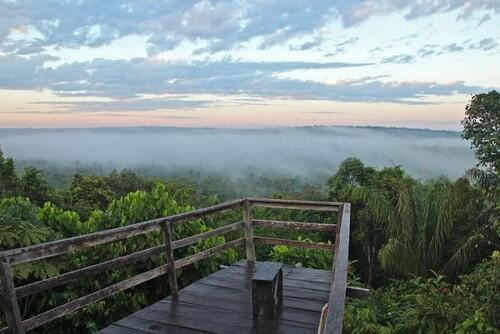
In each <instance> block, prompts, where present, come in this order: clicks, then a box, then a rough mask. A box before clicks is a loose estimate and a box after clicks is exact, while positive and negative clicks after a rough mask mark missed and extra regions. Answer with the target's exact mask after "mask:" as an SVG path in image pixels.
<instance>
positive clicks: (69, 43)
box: [0, 0, 500, 129]
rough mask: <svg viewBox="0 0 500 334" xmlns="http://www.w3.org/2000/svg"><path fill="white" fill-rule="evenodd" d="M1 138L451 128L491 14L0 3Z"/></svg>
mask: <svg viewBox="0 0 500 334" xmlns="http://www.w3.org/2000/svg"><path fill="white" fill-rule="evenodd" d="M0 18H1V19H0V127H26V126H31V127H65V126H70V127H71V126H122V125H124V126H130V125H168V126H219V127H262V126H298V125H312V124H320V125H321V124H324V125H330V124H334V125H346V124H349V125H356V124H359V125H385V126H405V127H427V128H439V129H459V128H460V120H461V118H463V112H464V107H465V103H466V102H467V100H468V99H469V98H470V95H471V94H473V93H479V92H486V91H488V90H491V89H498V88H499V86H500V71H499V70H500V45H499V43H500V1H498V0H496V1H493V0H472V1H460V0H448V1H435V0H434V1H427V0H422V1H401V0H392V1H391V0H384V1H332V0H330V1H297V0H296V1H235V0H227V1H152V0H151V1H111V0H109V1H96V0H94V1H84V0H80V1H71V0H66V1H41V0H30V1H21V0H19V1H12V0H0Z"/></svg>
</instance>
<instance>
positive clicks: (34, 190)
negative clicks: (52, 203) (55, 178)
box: [20, 167, 51, 206]
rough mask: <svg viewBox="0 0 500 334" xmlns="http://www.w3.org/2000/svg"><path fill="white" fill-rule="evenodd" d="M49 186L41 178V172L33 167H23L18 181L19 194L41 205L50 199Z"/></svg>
mask: <svg viewBox="0 0 500 334" xmlns="http://www.w3.org/2000/svg"><path fill="white" fill-rule="evenodd" d="M50 192H51V188H50V186H49V184H48V183H47V181H45V179H44V178H43V175H42V172H41V171H40V170H39V169H36V168H34V167H27V168H25V169H24V174H23V176H22V177H21V182H20V194H21V196H24V197H28V198H29V199H30V200H31V202H33V203H35V204H37V205H38V206H42V205H43V203H45V202H47V201H49V200H50Z"/></svg>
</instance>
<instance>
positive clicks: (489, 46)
mask: <svg viewBox="0 0 500 334" xmlns="http://www.w3.org/2000/svg"><path fill="white" fill-rule="evenodd" d="M497 46H498V43H497V42H496V41H495V39H493V38H492V37H488V38H483V39H481V40H479V41H477V42H475V43H473V42H472V41H471V40H466V41H463V42H461V43H450V44H446V45H437V44H425V45H424V46H422V47H421V48H420V49H418V50H417V52H416V53H415V54H414V55H410V54H397V55H392V56H388V57H384V58H382V60H381V63H394V64H409V63H413V62H415V61H417V60H418V59H423V58H426V57H429V56H432V55H443V54H449V53H458V52H464V51H467V50H481V51H490V50H493V49H495V48H496V47H497ZM371 51H380V50H378V48H377V49H372V50H371Z"/></svg>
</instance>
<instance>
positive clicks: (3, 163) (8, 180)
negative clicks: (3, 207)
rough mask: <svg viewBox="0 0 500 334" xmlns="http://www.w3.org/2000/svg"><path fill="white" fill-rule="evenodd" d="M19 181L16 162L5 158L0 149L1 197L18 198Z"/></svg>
mask: <svg viewBox="0 0 500 334" xmlns="http://www.w3.org/2000/svg"><path fill="white" fill-rule="evenodd" d="M18 186H19V179H18V177H17V173H16V168H15V165H14V160H13V159H12V158H4V156H3V152H2V150H1V149H0V197H11V196H16V195H17V192H18Z"/></svg>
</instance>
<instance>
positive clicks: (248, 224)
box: [243, 200, 256, 261]
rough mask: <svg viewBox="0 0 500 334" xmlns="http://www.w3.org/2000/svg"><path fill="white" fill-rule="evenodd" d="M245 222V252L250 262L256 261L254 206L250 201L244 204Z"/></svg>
mask: <svg viewBox="0 0 500 334" xmlns="http://www.w3.org/2000/svg"><path fill="white" fill-rule="evenodd" d="M243 221H244V224H245V252H246V255H247V260H248V261H255V259H256V257H255V241H254V237H253V224H252V206H251V205H250V201H248V200H245V201H244V202H243Z"/></svg>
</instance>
